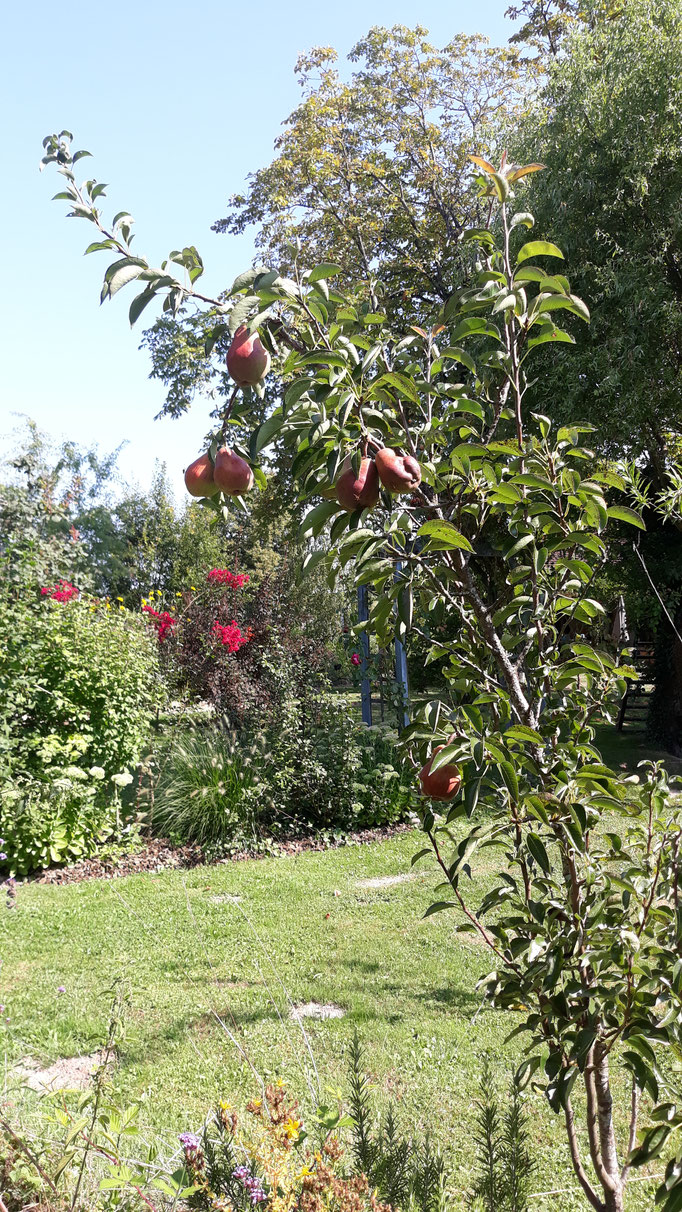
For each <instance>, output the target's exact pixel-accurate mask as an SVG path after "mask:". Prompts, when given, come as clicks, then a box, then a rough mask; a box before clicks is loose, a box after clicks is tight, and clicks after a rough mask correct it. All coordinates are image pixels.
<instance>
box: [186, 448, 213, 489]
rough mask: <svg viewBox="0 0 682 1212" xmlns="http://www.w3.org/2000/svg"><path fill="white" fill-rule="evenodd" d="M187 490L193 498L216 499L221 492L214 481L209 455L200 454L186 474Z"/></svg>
mask: <svg viewBox="0 0 682 1212" xmlns="http://www.w3.org/2000/svg"><path fill="white" fill-rule="evenodd" d="M185 488H186V489H187V491H188V493H190V495H191V496H193V497H214V496H215V494H216V493H217V492H220V489H219V487H218V485H217V484H216V482H215V480H214V479H213V464H212V462H211V459H210V457H209V455H207V454H200V455H199V458H198V459H195V460H194V462H193V463H190V465H189V467H188V468H187V470H186V472H185Z"/></svg>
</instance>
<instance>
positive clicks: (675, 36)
mask: <svg viewBox="0 0 682 1212" xmlns="http://www.w3.org/2000/svg"><path fill="white" fill-rule="evenodd" d="M586 15H587V16H592V17H593V18H594V19H593V20H591V21H590V23H589V24H581V25H579V26H577V27H576V28H575V29H574V32H572V33H569V35H568V36H567V38H566V39H565V40H564V43H563V50H562V53H561V54H560V55H559V56H558V57H557V58H556V60H555V61H554V62H553V63H552V64H551V66H550V69H549V75H548V79H547V83H546V86H545V88H544V89H543V90H542V92H541V94H540V96H539V98H538V102H537V105H536V106H535V107H534V109H533V113H532V115H531V116H530V117H529V120H528V121H527V123H526V124H525V126H523V125H522V127H521V130H520V134H517V135H516V136H514V134H513V133H512V132H510V135H511V146H512V147H513V148H514V149H515V151H516V153H517V154H519V155H525V154H528V152H529V151H532V155H533V157H536V156H537V157H538V158H539V159H541V160H542V161H543V162H544V163H545V164H546V165H547V171H546V172H545V173H543V174H541V177H540V179H539V180H538V182H537V187H536V189H535V191H534V208H535V214H536V219H537V224H538V229H539V231H540V232H545V231H551V232H552V233H553V235H554V236H555V237H556V239H557V240H558V242H559V243H560V244H561V247H562V249H563V250H564V252H565V254H566V256H567V258H568V259H569V260H570V262H571V264H572V265H575V266H576V271H575V273H574V274H573V281H574V285H575V288H576V290H577V291H578V292H579V293H580V294H582V295H583V296H584V297H585V298H589V300H590V308H591V311H592V323H591V325H590V327H589V330H585V331H581V332H579V333H577V334H575V340H576V341H577V346H578V348H577V353H578V357H576V356H575V353H576V351H574V350H569V349H568V347H565V348H564V347H556V346H553V347H552V350H551V352H549V351H548V353H547V355H546V356H545V358H544V359H542V360H541V369H542V374H541V376H540V377H539V379H538V385H537V387H536V388H535V389H531V397H532V399H533V400H534V401H535V402H536V403H537V405H538V406H539V407H542V408H543V409H545V410H549V411H551V413H552V415H553V416H555V417H557V418H558V419H561V420H569V419H572V420H576V419H581V420H585V419H587V420H589V421H591V422H593V423H594V424H595V425H596V426H597V435H596V438H597V441H599V443H600V444H601V445H602V446H605V447H607V448H609V449H612V450H618V451H621V452H629V453H631V454H632V455H633V456H638V455H640V454H643V453H644V454H645V455H646V457H647V458H648V459H649V460H650V461H651V462H652V463H653V465H654V469H655V470H657V471H658V473H659V475H660V474H661V472H662V470H663V467H664V465H665V460H666V452H667V450H668V448H669V446H670V443H671V439H672V438H673V437H674V436H676V435H679V433H680V431H681V430H682V214H681V212H680V196H682V142H680V126H681V125H682V5H681V4H680V2H679V0H658V2H657V3H656V4H651V3H649V2H648V0H626V3H625V4H624V5H623V6H621V9H620V11H619V14H618V16H614V17H611V16H609V15H604V13H603V10H602V9H601V8H597V7H596V6H595V9H594V12H591V9H590V6H589V5H588V6H587V14H586Z"/></svg>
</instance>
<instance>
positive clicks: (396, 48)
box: [214, 25, 537, 317]
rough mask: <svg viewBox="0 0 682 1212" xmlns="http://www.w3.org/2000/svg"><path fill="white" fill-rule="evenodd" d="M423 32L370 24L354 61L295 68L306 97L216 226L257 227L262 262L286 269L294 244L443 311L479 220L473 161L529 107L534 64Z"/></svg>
mask: <svg viewBox="0 0 682 1212" xmlns="http://www.w3.org/2000/svg"><path fill="white" fill-rule="evenodd" d="M427 35H428V31H427V30H426V29H424V28H423V27H422V26H419V25H418V26H416V27H415V28H414V29H407V28H406V27H405V26H402V25H396V26H394V27H393V28H392V29H390V30H389V29H383V28H381V27H379V26H374V27H373V28H372V29H371V30H370V31H369V33H368V34H367V35H366V37H364V38H362V39H361V40H360V41H359V42H358V43H357V44H356V46H354V47H353V49H352V51H351V52H350V54H349V56H348V58H349V60H350V62H351V63H353V64H355V65H356V67H355V70H354V72H353V74H352V76H351V79H350V81H349V82H348V83H346V82H344V80H343V79H342V78H341V76H340V74H339V71H338V69H337V67H336V62H337V54H336V51H335V50H333V49H332V48H331V47H317V48H314V49H313V50H311V51H310V52H309V53H308V54H307V55H302V56H301V57H300V59H299V60H298V63H297V64H296V74H297V76H298V79H299V82H300V86H301V90H302V93H303V99H302V101H301V104H300V105H299V106H298V108H297V109H296V110H294V112H293V113H292V114H291V115H290V116H289V118H287V120H286V122H285V123H284V132H283V134H282V135H281V136H280V137H279V139H278V140H277V142H276V144H275V148H276V152H277V155H276V156H275V159H274V160H273V162H272V164H270V165H268V166H267V167H266V168H263V169H260V170H259V171H257V172H255V173H252V174H251V175H250V176H249V178H248V181H249V186H248V190H247V191H246V193H244V194H238V195H235V196H233V197H232V198H230V200H229V204H228V213H227V216H226V217H225V218H224V219H221V220H219V221H218V222H217V223H216V224H215V227H214V230H215V231H219V232H227V233H237V232H242V231H244V229H245V228H247V227H248V226H250V225H251V224H255V225H257V229H258V230H257V235H256V246H257V248H258V250H259V252H262V253H263V254H264V257H265V259H266V260H267V261H268V262H270V263H271V264H273V265H276V266H277V267H278V268H281V269H283V270H284V269H287V270H288V269H289V268H290V266H291V262H292V255H291V250H290V248H289V245H290V244H291V242H292V241H295V240H296V239H298V240H299V241H300V242H301V244H302V245H303V246H304V247H305V250H306V257H307V258H308V260H309V262H310V263H311V264H313V263H316V262H323V261H334V262H336V263H337V264H339V265H341V266H342V268H343V271H344V278H345V281H344V279H343V278H342V279H341V283H342V285H343V286H345V285H346V283H347V282H348V281H351V280H353V281H357V280H358V279H360V280H363V279H365V280H366V279H368V278H378V279H380V281H381V282H382V284H383V288H384V291H385V296H386V298H385V299H384V306H388V308H389V310H392V309H393V308H396V307H398V308H399V307H400V306H401V304H404V303H405V302H406V300H408V299H409V301H410V307H409V312H410V315H411V316H412V317H413V316H414V312H415V305H416V306H417V308H418V307H419V305H420V303H425V304H427V305H428V307H431V305H432V304H433V303H434V301H435V302H436V303H437V302H444V301H445V300H446V299H447V297H448V295H449V294H450V292H451V290H452V287H453V280H454V279H455V275H454V274H453V266H454V265H457V266H459V260H460V248H459V239H460V236H461V234H462V231H463V230H464V228H465V227H469V226H472V225H475V224H476V223H477V222H478V221H479V220H480V219H481V215H482V212H481V205H480V201H479V200H478V198H477V197H476V194H475V191H474V189H473V187H472V174H471V165H470V162H469V161H468V159H467V157H468V155H469V153H470V152H471V151H472V150H473V149H476V150H477V151H478V152H479V153H482V154H484V155H485V154H486V153H488V152H491V151H492V149H493V148H494V145H495V137H496V132H497V131H498V130H500V129H501V128H502V127H503V126H504V125H505V124H506V123H507V122H508V121H509V120H510V119H511V118H512V117H513V118H514V119H515V120H516V119H517V118H518V117H519V114H520V113H521V111H522V110H523V107H524V105H525V98H526V95H527V89H528V85H529V83H530V81H531V80H532V79H534V77H535V74H536V70H537V69H536V67H535V66H534V65H531V64H529V63H528V62H527V61H526V60H524V58H523V55H522V54H521V52H520V51H519V50H517V49H516V48H512V47H492V46H490V45H489V44H488V41H487V39H486V38H483V37H481V36H479V35H476V36H467V35H465V34H458V35H456V36H455V37H454V38H453V39H452V41H451V42H449V43H448V45H447V46H445V47H444V48H443V49H442V50H438V49H437V48H435V47H434V46H433V45H432V44H431V43H430V42H429V41H428V38H427Z"/></svg>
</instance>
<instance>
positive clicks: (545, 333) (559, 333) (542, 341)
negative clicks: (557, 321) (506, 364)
mask: <svg viewBox="0 0 682 1212" xmlns="http://www.w3.org/2000/svg"><path fill="white" fill-rule="evenodd" d="M550 341H563V342H564V343H565V344H566V345H575V339H574V338H573V337H572V336H571V334H570V333H568V332H564V330H563V329H562V328H555V327H554V325H553V324H548V325H547V327H546V328H542V329H541V330H540V332H539V333H538V335H537V336H536V337H531V339H530V341H529V342H528V345H527V347H526V348H527V349H533V347H534V346H535V345H546V344H547V343H548V342H550Z"/></svg>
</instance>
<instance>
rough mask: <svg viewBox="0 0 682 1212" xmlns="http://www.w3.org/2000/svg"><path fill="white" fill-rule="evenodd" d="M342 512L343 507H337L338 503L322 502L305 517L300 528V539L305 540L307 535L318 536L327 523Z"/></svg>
mask: <svg viewBox="0 0 682 1212" xmlns="http://www.w3.org/2000/svg"><path fill="white" fill-rule="evenodd" d="M340 511H341V506H340V505H337V503H336V501H321V502H320V504H319V505H315V506H314V508H313V509H311V510H310V513H307V514H306V516H305V517H304V519H303V521H302V522H301V525H300V528H299V532H298V533H299V537H300V538H304V537H305V536H306V535H307V534H314V535H318V534H319V533H320V531H321V530H322V528H323V526H324V525H325V523H326V522H328V521H329V519H330V518H333V517H334V515H335V514H337V513H339V512H340Z"/></svg>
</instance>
